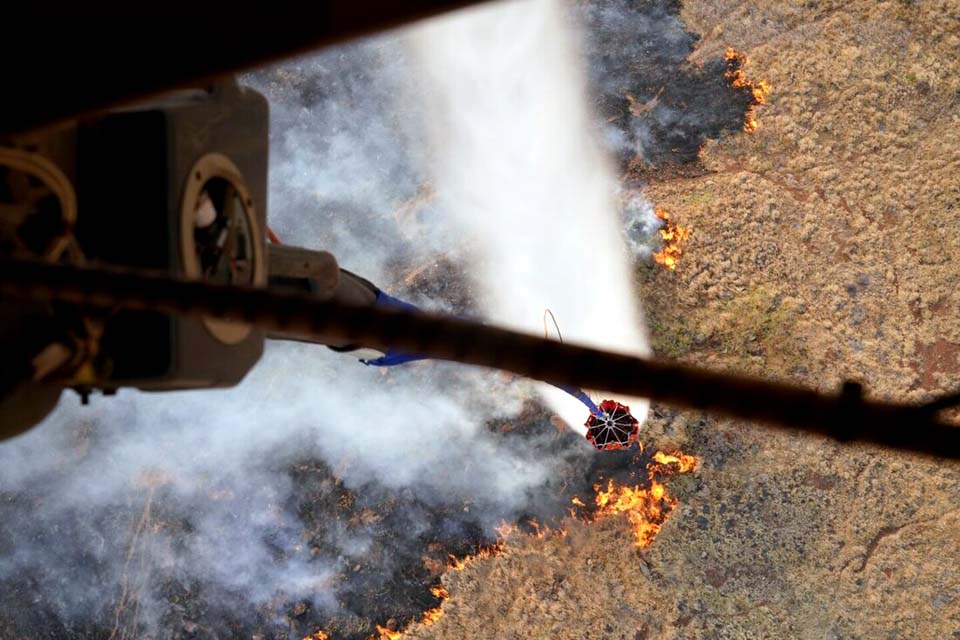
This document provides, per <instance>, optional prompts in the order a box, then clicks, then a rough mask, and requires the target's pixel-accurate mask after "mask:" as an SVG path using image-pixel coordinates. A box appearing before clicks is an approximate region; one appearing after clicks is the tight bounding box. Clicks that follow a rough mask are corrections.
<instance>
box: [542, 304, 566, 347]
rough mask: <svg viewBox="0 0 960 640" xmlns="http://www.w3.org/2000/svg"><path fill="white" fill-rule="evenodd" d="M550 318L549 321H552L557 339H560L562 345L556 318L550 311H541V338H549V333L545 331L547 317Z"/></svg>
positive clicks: (561, 336) (561, 335)
mask: <svg viewBox="0 0 960 640" xmlns="http://www.w3.org/2000/svg"><path fill="white" fill-rule="evenodd" d="M548 315H549V316H550V319H551V320H553V326H554V328H555V329H556V330H557V337H558V338H560V342H561V343H563V334H562V333H560V325H559V324H557V317H556V316H555V315H553V311H550V309H544V310H543V337H544V338H549V337H550V335H549V331H547V316H548Z"/></svg>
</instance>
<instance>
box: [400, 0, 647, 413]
mask: <svg viewBox="0 0 960 640" xmlns="http://www.w3.org/2000/svg"><path fill="white" fill-rule="evenodd" d="M568 20H569V15H568V13H567V12H566V11H565V10H564V7H563V5H562V4H560V3H558V2H553V1H551V0H525V1H523V2H512V3H503V4H496V5H491V6H489V7H482V8H479V9H471V10H469V11H464V12H462V13H460V14H457V15H453V16H450V17H447V18H444V19H442V20H439V21H436V22H434V23H430V24H428V25H425V26H424V27H422V28H421V29H417V30H415V31H414V32H413V33H412V35H411V40H412V42H413V45H414V50H415V51H416V52H417V53H418V60H419V61H420V62H419V63H420V66H421V67H422V69H423V74H422V75H423V78H424V82H425V83H426V84H427V88H426V90H425V94H426V95H428V96H432V97H433V98H434V100H433V103H432V104H433V109H432V112H431V113H430V114H429V115H430V123H431V127H430V134H431V140H432V143H433V146H434V148H435V150H436V153H435V163H434V166H433V174H434V175H433V177H432V180H431V184H432V185H433V186H434V188H435V189H436V194H437V200H438V202H440V203H442V205H443V209H444V210H445V211H448V212H449V216H450V218H451V219H452V220H453V222H454V224H455V226H456V228H457V229H458V233H459V235H460V237H462V238H463V239H464V242H465V243H466V248H467V249H468V250H469V251H470V252H471V253H472V254H473V255H475V256H477V269H476V270H475V271H476V279H477V282H478V285H479V286H480V287H481V290H482V293H483V296H482V301H481V302H482V308H483V311H484V313H485V315H487V316H488V317H489V319H490V320H491V321H493V322H496V323H498V324H502V325H506V326H509V327H512V328H517V329H521V330H526V331H530V332H531V333H534V332H536V333H539V329H540V327H539V325H540V324H541V321H542V316H543V310H544V309H551V310H552V311H553V312H554V313H555V314H556V316H557V317H558V318H561V319H562V323H563V336H564V338H565V339H566V340H568V341H570V342H577V343H581V344H587V345H591V346H596V347H604V348H608V349H613V350H618V351H621V352H625V353H632V354H637V355H649V354H650V349H649V346H648V343H647V337H646V330H645V328H644V322H643V318H642V316H641V315H640V313H639V311H638V308H637V303H636V299H637V298H636V295H635V294H634V291H633V289H632V286H631V283H632V282H633V277H632V274H631V271H630V260H629V256H628V253H627V251H626V249H625V247H624V239H623V236H622V230H621V226H622V223H621V218H620V213H619V210H618V206H617V201H616V193H617V183H616V179H615V177H614V175H613V172H612V168H611V166H610V162H609V161H608V158H607V157H605V155H604V153H603V152H602V150H601V148H600V146H599V144H598V142H597V140H596V139H595V133H596V131H595V124H594V122H595V119H594V116H593V114H592V113H591V112H590V110H589V108H588V107H587V104H588V102H587V100H586V91H585V78H584V73H583V69H582V68H581V66H582V57H581V55H580V51H579V49H578V45H577V37H576V33H575V31H574V30H573V29H572V26H571V25H570V24H569V22H568ZM538 389H539V390H540V393H541V394H542V395H543V396H544V398H545V399H546V400H547V402H548V404H549V405H550V407H551V408H552V409H553V410H554V411H555V412H557V414H559V415H560V416H561V417H562V418H563V419H564V420H565V421H566V422H567V423H568V424H570V425H581V424H582V423H583V408H582V406H581V405H580V404H579V402H578V401H577V400H576V399H575V398H572V397H570V396H568V395H567V394H566V393H564V392H563V391H560V390H558V389H553V388H550V387H548V386H547V385H538ZM618 400H619V401H622V402H624V403H626V404H629V405H630V407H631V408H632V409H633V413H634V415H635V416H636V417H637V419H638V420H639V421H640V422H641V423H642V422H643V421H644V419H645V418H646V415H647V408H648V402H647V401H646V400H642V399H636V398H618Z"/></svg>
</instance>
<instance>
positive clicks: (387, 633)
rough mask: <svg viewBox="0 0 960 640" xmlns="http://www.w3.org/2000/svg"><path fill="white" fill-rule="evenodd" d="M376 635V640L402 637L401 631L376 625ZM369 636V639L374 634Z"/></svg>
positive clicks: (395, 639)
mask: <svg viewBox="0 0 960 640" xmlns="http://www.w3.org/2000/svg"><path fill="white" fill-rule="evenodd" d="M377 636H378V637H376V640H398V639H399V638H402V637H403V631H394V630H393V629H387V628H386V627H381V626H380V625H377ZM370 637H371V640H374V636H370Z"/></svg>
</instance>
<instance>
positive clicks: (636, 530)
mask: <svg viewBox="0 0 960 640" xmlns="http://www.w3.org/2000/svg"><path fill="white" fill-rule="evenodd" d="M653 460H654V462H655V463H656V464H653V463H651V464H649V465H648V466H647V477H648V478H649V480H650V486H649V487H641V486H632V487H631V486H626V485H619V484H617V483H616V482H614V481H613V480H608V481H607V486H606V488H604V487H601V486H600V485H596V486H595V487H594V490H595V491H596V492H597V495H596V497H595V498H594V503H595V504H596V506H597V510H596V512H595V513H594V515H593V519H594V520H597V519H600V518H604V517H608V516H617V515H619V516H626V518H627V521H628V522H629V523H630V529H631V531H632V532H633V537H634V545H636V546H637V547H639V548H644V547H648V546H650V544H651V543H652V542H653V540H654V538H656V537H657V534H658V533H659V532H660V529H661V528H663V525H664V523H665V522H666V521H667V517H668V516H669V515H670V512H671V511H672V510H673V508H674V507H676V506H677V499H676V498H673V497H671V496H670V494H669V493H667V488H666V485H664V484H663V483H662V482H660V481H659V480H658V476H663V475H673V474H674V473H689V472H690V471H693V470H694V469H696V468H697V464H698V462H699V460H698V459H697V458H696V457H694V456H689V455H686V454H684V453H681V452H680V451H677V452H675V453H672V454H668V453H663V452H662V451H657V452H656V453H654V454H653ZM575 500H576V498H575ZM575 504H576V503H575Z"/></svg>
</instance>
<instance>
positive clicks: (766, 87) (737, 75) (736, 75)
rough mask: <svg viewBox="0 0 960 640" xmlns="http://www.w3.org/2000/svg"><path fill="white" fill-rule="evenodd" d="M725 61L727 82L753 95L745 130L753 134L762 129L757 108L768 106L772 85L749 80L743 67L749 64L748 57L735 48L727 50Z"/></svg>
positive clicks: (744, 125)
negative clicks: (763, 105)
mask: <svg viewBox="0 0 960 640" xmlns="http://www.w3.org/2000/svg"><path fill="white" fill-rule="evenodd" d="M724 60H726V61H727V73H726V76H727V80H729V81H730V86H732V87H733V88H734V89H749V90H750V93H751V95H752V99H751V101H750V108H749V109H747V113H746V115H745V116H744V122H743V130H744V131H746V132H747V133H753V132H754V131H756V130H757V129H758V128H759V127H760V123H759V122H758V121H757V114H756V108H757V107H758V106H760V105H762V104H767V99H768V98H769V96H770V84H769V83H768V82H767V81H766V80H758V81H756V82H754V81H753V80H750V79H748V78H747V74H746V73H744V71H743V67H744V65H745V64H746V63H747V56H745V55H744V54H742V53H740V52H738V51H737V50H736V49H734V48H733V47H730V48H728V49H727V52H726V54H724Z"/></svg>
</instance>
